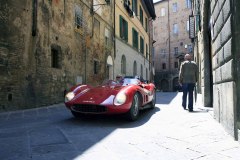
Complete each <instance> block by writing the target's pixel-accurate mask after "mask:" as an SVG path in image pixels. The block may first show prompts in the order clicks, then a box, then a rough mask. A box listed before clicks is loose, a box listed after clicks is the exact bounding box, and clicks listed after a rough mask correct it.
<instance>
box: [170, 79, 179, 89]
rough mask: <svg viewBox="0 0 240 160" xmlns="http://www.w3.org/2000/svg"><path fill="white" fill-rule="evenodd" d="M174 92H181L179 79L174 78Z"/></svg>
mask: <svg viewBox="0 0 240 160" xmlns="http://www.w3.org/2000/svg"><path fill="white" fill-rule="evenodd" d="M172 90H173V91H174V92H176V91H178V90H179V83H178V77H175V78H173V81H172Z"/></svg>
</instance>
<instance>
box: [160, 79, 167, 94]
mask: <svg viewBox="0 0 240 160" xmlns="http://www.w3.org/2000/svg"><path fill="white" fill-rule="evenodd" d="M160 88H161V90H162V91H163V92H167V91H169V82H168V80H166V79H163V80H161V86H160Z"/></svg>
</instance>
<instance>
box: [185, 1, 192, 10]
mask: <svg viewBox="0 0 240 160" xmlns="http://www.w3.org/2000/svg"><path fill="white" fill-rule="evenodd" d="M186 7H187V8H192V0H186Z"/></svg>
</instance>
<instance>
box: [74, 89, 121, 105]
mask: <svg viewBox="0 0 240 160" xmlns="http://www.w3.org/2000/svg"><path fill="white" fill-rule="evenodd" d="M122 88H123V86H98V87H95V88H91V89H88V90H86V91H85V92H84V93H82V92H80V93H79V94H78V95H76V97H75V98H74V101H75V103H77V104H102V105H104V104H112V103H113V100H114V97H115V96H116V94H117V93H118V92H119V91H120V90H121V89H122Z"/></svg>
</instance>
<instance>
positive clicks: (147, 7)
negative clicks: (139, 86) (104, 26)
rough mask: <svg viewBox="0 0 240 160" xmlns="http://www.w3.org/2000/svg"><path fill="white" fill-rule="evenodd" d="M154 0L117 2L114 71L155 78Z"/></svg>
mask: <svg viewBox="0 0 240 160" xmlns="http://www.w3.org/2000/svg"><path fill="white" fill-rule="evenodd" d="M153 19H155V11H154V6H153V2H152V0H150V1H149V0H122V1H118V0H116V1H115V59H114V74H115V75H118V74H121V75H139V76H142V77H143V78H144V79H146V80H151V79H150V78H152V64H151V53H152V36H151V32H150V31H151V30H150V28H149V26H151V23H152V20H153Z"/></svg>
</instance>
